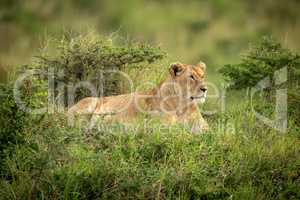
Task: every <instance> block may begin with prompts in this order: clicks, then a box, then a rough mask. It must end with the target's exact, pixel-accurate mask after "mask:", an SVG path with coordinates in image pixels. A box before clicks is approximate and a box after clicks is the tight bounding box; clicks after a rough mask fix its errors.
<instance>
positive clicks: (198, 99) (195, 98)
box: [191, 96, 206, 103]
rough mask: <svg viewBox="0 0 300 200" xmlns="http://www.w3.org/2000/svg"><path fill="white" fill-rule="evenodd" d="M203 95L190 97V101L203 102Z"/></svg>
mask: <svg viewBox="0 0 300 200" xmlns="http://www.w3.org/2000/svg"><path fill="white" fill-rule="evenodd" d="M205 99H206V98H205V96H201V97H191V100H192V101H195V102H197V103H204V102H205Z"/></svg>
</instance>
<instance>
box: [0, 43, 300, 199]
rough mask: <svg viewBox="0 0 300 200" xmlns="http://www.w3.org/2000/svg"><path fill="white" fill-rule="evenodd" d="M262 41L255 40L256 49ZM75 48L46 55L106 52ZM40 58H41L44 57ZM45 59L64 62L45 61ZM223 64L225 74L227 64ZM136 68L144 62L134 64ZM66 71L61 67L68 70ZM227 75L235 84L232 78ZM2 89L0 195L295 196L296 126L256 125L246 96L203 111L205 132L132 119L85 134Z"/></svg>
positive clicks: (299, 155)
mask: <svg viewBox="0 0 300 200" xmlns="http://www.w3.org/2000/svg"><path fill="white" fill-rule="evenodd" d="M100 41H102V40H100ZM84 44H85V45H88V44H86V43H84ZM93 44H98V43H97V42H95V43H93ZM268 44H269V43H265V40H264V41H263V43H261V45H263V46H261V47H262V49H264V50H265V49H266V48H268V47H269V46H268ZM264 45H267V46H264ZM66 46H67V47H68V45H64V46H63V47H66ZM71 47H72V46H71ZM101 47H102V46H101ZM276 47H277V46H276ZM81 48H83V46H80V49H78V50H77V51H76V52H77V54H75V53H73V55H74V54H75V55H74V56H71V57H68V56H66V55H70V54H67V53H66V54H64V53H62V54H61V52H60V51H58V52H59V54H60V55H61V56H60V57H55V56H54V58H56V59H57V58H58V59H59V60H58V61H61V60H62V61H65V59H64V58H65V57H67V58H68V59H70V60H69V63H76V62H77V61H78V60H77V59H78V57H80V58H82V59H84V58H92V60H90V62H91V63H98V61H99V60H98V59H100V58H99V57H98V56H102V55H107V54H101V53H99V54H97V56H96V55H95V56H92V57H88V56H86V51H85V49H84V48H83V49H81ZM110 48H113V50H115V51H110V53H111V54H109V56H110V57H112V58H115V57H118V56H119V52H120V51H119V47H111V46H110ZM131 48H132V47H131V46H127V47H124V49H123V48H122V52H131V50H132V49H131ZM71 50H72V48H71ZM256 50H261V49H259V48H258V49H256ZM62 52H64V51H62ZM88 52H93V51H88ZM134 52H135V51H134ZM139 52H140V51H139ZM141 52H144V51H141ZM267 52H271V53H272V52H273V51H270V50H269V49H268V50H265V51H264V52H261V53H262V54H258V55H264V54H263V53H267ZM284 52H285V51H284ZM88 55H89V54H88ZM138 55H141V56H142V57H143V59H142V60H147V59H148V54H145V53H143V54H138ZM151 55H154V54H151ZM267 55H268V54H267ZM276 55H277V54H276ZM286 55H287V54H284V53H282V52H280V53H278V55H277V56H276V60H272V62H271V63H274V65H275V66H277V65H278V62H279V61H281V59H277V58H285V56H286ZM288 55H290V54H288ZM259 58H261V57H259ZM288 58H290V57H288ZM39 59H42V58H41V57H40V58H39ZM60 59H61V60H60ZM73 59H74V60H73ZM94 59H95V60H94ZM284 60H285V59H284ZM42 61H45V62H46V63H47V62H50V59H49V60H48V59H42ZM51 61H52V62H53V63H64V62H56V61H57V60H53V58H52V60H51ZM75 61H76V62H75ZM95 61H97V62H95ZM251 61H252V62H253V63H256V62H260V59H257V58H251ZM255 61H256V62H255ZM78 62H81V60H79V61H78ZM114 62H118V60H115V61H114ZM243 62H245V61H244V60H243ZM287 62H289V60H288V61H287ZM82 63H86V62H82ZM41 66H42V65H41ZM46 66H49V65H46ZM59 66H60V67H63V68H64V65H59ZM65 66H67V67H70V66H71V67H72V66H76V65H75V64H74V65H65ZM90 66H91V65H84V67H87V68H88V67H90ZM99 66H100V67H101V66H102V65H99ZM104 66H105V65H104ZM129 66H130V65H129ZM228 66H231V67H235V66H244V64H243V63H242V64H237V65H228ZM228 66H227V67H226V68H224V70H225V71H226V70H229V69H232V68H230V67H228ZM259 66H261V65H257V66H256V67H259ZM263 66H265V65H263ZM125 68H126V67H125ZM71 69H72V68H71ZM247 69H248V68H247ZM124 70H125V69H124ZM141 70H142V71H143V70H144V71H145V70H147V69H141V68H139V69H138V70H137V71H141ZM164 70H166V68H165V69H164ZM250 70H251V69H250ZM257 70H259V69H257ZM82 71H84V70H82ZM236 71H237V72H238V71H239V68H238V69H236ZM241 71H242V70H241ZM136 73H137V72H136ZM229 74H230V73H229ZM270 74H271V73H270ZM73 75H75V74H74V71H72V70H70V75H69V77H71V76H73ZM237 77H241V75H239V76H237ZM244 77H247V78H249V76H244ZM230 78H232V80H234V81H235V77H234V76H230ZM250 78H251V77H250ZM2 88H3V90H5V91H6V92H5V93H3V94H5V96H4V98H3V99H2V100H1V106H0V108H1V113H4V114H5V117H1V118H0V119H1V132H0V133H1V142H2V143H1V163H2V167H1V177H2V179H1V182H0V196H1V198H2V199H124V198H125V199H175V198H180V199H298V198H300V193H299V190H298V188H299V187H300V174H299V165H300V152H299V151H300V148H299V147H300V136H299V131H298V130H297V129H296V128H295V126H289V127H288V130H287V132H286V133H285V134H279V133H278V132H277V131H276V130H274V129H272V128H270V127H267V126H266V125H263V124H261V123H260V122H259V121H257V119H256V117H255V114H254V113H253V112H252V111H251V108H250V107H249V105H250V104H249V102H248V100H247V99H245V101H244V103H240V104H239V105H238V106H235V107H234V108H231V109H229V110H227V111H226V112H224V113H219V114H216V115H213V116H210V117H209V118H208V120H209V124H210V126H211V129H210V131H209V132H208V133H205V134H196V135H192V134H190V133H189V132H188V130H186V129H185V127H180V126H176V125H174V126H170V127H163V126H162V125H161V124H160V122H159V121H156V120H154V121H149V123H148V126H144V125H141V124H143V122H144V121H143V119H141V121H140V123H137V124H135V128H134V129H129V130H128V129H125V127H124V126H123V125H120V124H112V125H110V126H109V127H108V128H109V129H106V130H105V129H104V130H102V129H93V130H89V131H90V132H89V135H90V137H88V138H87V136H86V135H87V134H86V131H87V130H86V129H80V128H78V127H70V126H69V125H68V121H67V119H66V118H65V116H64V115H63V114H59V113H53V114H42V115H36V114H30V113H26V112H24V111H22V110H19V108H18V107H17V106H16V104H15V102H14V101H13V96H12V89H11V87H8V86H7V85H4V86H3V87H2ZM27 90H30V88H29V89H28V88H27V89H26V86H24V88H23V93H22V94H24V96H23V97H24V98H25V99H28V100H26V102H28V104H29V105H31V104H34V103H35V102H36V101H33V99H32V98H29V97H30V95H32V93H26V91H27ZM26 97H27V98H26ZM1 116H3V115H1Z"/></svg>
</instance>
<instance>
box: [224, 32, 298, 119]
mask: <svg viewBox="0 0 300 200" xmlns="http://www.w3.org/2000/svg"><path fill="white" fill-rule="evenodd" d="M285 67H286V70H287V77H286V78H287V81H286V82H284V83H280V84H279V85H277V84H278V83H276V81H275V78H274V77H275V76H274V73H275V72H277V71H278V70H280V69H283V68H285ZM220 72H221V73H222V74H223V76H224V77H225V80H226V81H227V82H228V83H229V88H231V89H245V88H252V87H254V86H256V85H257V84H258V82H259V81H261V80H263V79H264V78H267V77H268V78H269V79H270V83H271V85H270V86H269V87H267V88H264V92H265V93H264V95H263V96H264V99H263V100H265V101H267V102H270V101H271V100H272V99H273V98H274V93H275V91H276V89H278V88H287V89H288V106H289V114H290V116H294V117H295V118H296V121H297V122H298V124H299V119H300V118H299V116H300V109H299V108H300V101H299V99H300V92H299V81H300V56H299V55H298V54H296V53H293V52H291V51H290V50H289V49H285V48H283V47H282V45H281V44H280V43H278V42H276V41H275V40H273V39H271V38H268V37H265V38H263V39H262V40H261V41H260V42H259V43H258V44H256V45H254V46H253V47H252V48H251V49H250V50H249V51H248V52H247V53H246V54H245V55H243V56H242V60H241V62H240V63H238V64H229V65H225V66H224V67H223V68H221V69H220Z"/></svg>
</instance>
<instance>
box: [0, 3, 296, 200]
mask: <svg viewBox="0 0 300 200" xmlns="http://www.w3.org/2000/svg"><path fill="white" fill-rule="evenodd" d="M298 8H299V1H298V0H287V1H269V0H260V1H258V0H244V1H238V0H226V1H225V0H211V1H204V0H185V1H179V0H152V1H147V0H127V1H126V3H125V1H119V0H101V1H99V0H89V1H84V0H65V1H60V0H52V1H45V0H26V1H22V0H1V1H0V44H1V46H0V82H1V83H3V84H1V85H0V163H1V165H0V177H1V178H0V200H2V199H300V192H299V188H300V134H299V133H300V119H299V116H300V106H299V105H300V103H299V102H300V97H299V93H300V92H299V62H300V58H299V49H300V38H299V33H300V24H299V23H300V20H299V19H300V14H299V11H298V10H299V9H298ZM66 30H71V31H69V32H68V33H66ZM87 30H88V31H87ZM90 30H95V31H93V32H91V31H90ZM264 35H272V36H273V37H272V38H273V39H270V38H265V39H263V40H260V38H261V37H262V36H264ZM41 43H42V45H41ZM249 43H253V44H254V45H252V46H250V48H249V49H248V50H247V48H248V44H249ZM148 44H149V45H148ZM41 46H42V48H41V49H40V51H38V50H37V49H38V48H39V47H41ZM158 46H159V47H158ZM160 47H161V48H162V49H164V51H162V50H161V49H160ZM245 50H247V51H245ZM165 51H166V52H167V53H168V54H166V53H165ZM240 54H241V55H242V56H239V55H240ZM200 60H201V61H203V62H205V63H206V64H207V70H206V73H207V74H206V80H207V81H208V82H209V83H210V84H209V89H208V92H209V93H208V100H207V103H206V104H204V105H203V106H200V108H201V109H202V110H203V111H210V110H216V111H218V112H207V113H206V115H204V117H205V118H206V119H207V120H208V123H209V125H210V130H209V131H208V132H207V133H201V134H190V133H189V131H188V129H187V128H186V127H182V126H180V125H172V126H168V127H166V126H164V125H163V124H161V123H160V122H159V120H157V119H153V120H152V119H151V120H149V119H146V121H145V119H144V118H142V116H141V119H138V120H137V121H138V122H137V123H135V124H133V126H132V127H131V128H130V127H129V128H128V127H127V126H125V125H122V124H118V123H116V124H110V125H107V124H99V127H103V129H92V130H86V128H80V127H73V126H69V122H68V119H66V116H65V115H64V114H63V113H60V112H59V111H60V110H62V109H58V110H56V109H53V110H52V109H51V111H53V112H52V113H51V112H49V113H42V114H34V113H30V112H26V110H24V109H22V108H21V107H20V106H19V105H18V103H17V102H16V101H15V97H14V90H13V88H14V83H15V81H16V79H18V78H19V76H18V75H20V72H21V73H22V72H24V71H26V70H28V69H33V70H37V71H39V70H40V71H42V72H49V71H50V72H51V73H52V72H54V73H53V75H54V77H53V79H51V81H53V82H51V81H50V82H49V83H50V84H53V83H54V84H53V85H54V87H51V89H53V90H51V91H50V90H48V89H49V88H48V80H47V79H48V78H49V77H46V76H45V74H43V73H40V74H34V75H31V76H29V77H27V78H26V79H24V81H23V82H22V84H21V85H20V97H21V99H22V101H23V103H24V105H26V106H28V107H30V108H41V107H43V106H45V105H46V104H48V105H49V104H50V107H51V106H53V107H55V106H57V105H59V106H60V107H61V108H63V109H65V108H67V100H68V99H67V98H66V87H67V86H68V85H76V84H77V82H78V81H82V80H90V81H92V82H93V84H95V87H96V88H97V92H98V94H104V95H109V94H118V93H123V92H127V91H128V87H127V85H124V84H123V83H124V82H123V79H122V78H121V77H119V76H116V75H114V74H110V73H107V74H105V75H104V78H105V79H103V77H98V75H99V74H101V73H97V72H98V71H99V70H104V69H105V70H106V69H120V70H121V71H123V72H126V73H127V74H128V75H129V76H130V78H131V79H132V80H133V83H134V88H137V87H138V89H141V90H144V89H148V87H152V85H149V84H147V83H149V82H151V83H155V84H157V83H159V82H160V81H161V80H162V78H164V77H165V74H166V73H168V70H167V67H168V65H169V63H170V62H176V61H180V62H183V63H191V64H192V63H194V64H195V63H197V62H199V61H200ZM19 66H22V67H19ZM282 67H287V71H288V73H287V81H286V82H284V83H282V84H279V85H277V84H274V83H275V79H274V77H276V76H274V73H275V74H276V71H278V70H280V69H282ZM220 69H221V70H220ZM219 70H220V71H219ZM218 72H221V73H218ZM267 77H269V78H270V80H271V84H270V85H269V86H268V88H266V89H264V90H261V91H260V93H257V94H258V95H257V94H256V95H254V96H252V99H249V95H247V94H250V93H246V92H249V91H250V90H249V88H253V86H255V85H256V84H257V83H258V82H259V81H261V80H262V79H265V78H267ZM98 80H100V82H99V81H98ZM103 80H104V82H105V83H103V82H101V81H103ZM224 83H227V84H229V85H230V86H231V87H223V85H224ZM101 84H105V85H104V88H103V89H105V90H104V91H101V90H98V89H99V88H101V86H102V85H101ZM61 86H62V87H61ZM210 86H212V87H210ZM60 87H61V88H60ZM285 88H286V89H288V90H287V94H288V95H287V96H288V124H287V129H286V130H285V132H284V133H282V132H278V131H276V130H275V129H273V128H271V127H269V126H267V125H266V124H264V123H263V122H262V121H261V120H259V119H258V118H257V116H256V113H255V112H253V111H254V110H255V111H257V112H259V113H261V114H262V115H264V116H266V117H268V118H269V119H274V115H275V114H276V112H275V105H276V103H275V101H276V99H275V91H276V90H278V89H285ZM245 90H246V91H245ZM49 92H50V94H49ZM51 92H52V93H51ZM49 95H50V96H51V95H52V96H51V97H54V99H55V101H53V102H48V101H47V100H48V99H47V98H48V96H49ZM89 95H92V94H91V93H89V91H87V90H84V88H78V90H76V97H75V101H77V100H78V99H81V98H82V97H84V96H89ZM214 95H215V96H218V97H215V96H214ZM222 95H224V96H222ZM52 103H53V104H54V105H52ZM60 107H59V108H60ZM51 108H52V107H51ZM211 113H214V114H211Z"/></svg>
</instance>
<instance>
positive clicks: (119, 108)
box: [68, 62, 208, 132]
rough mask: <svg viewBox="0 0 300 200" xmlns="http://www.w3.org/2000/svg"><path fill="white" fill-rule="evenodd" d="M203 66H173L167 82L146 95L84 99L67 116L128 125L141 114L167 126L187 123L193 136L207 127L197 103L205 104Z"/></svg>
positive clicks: (133, 94)
mask: <svg viewBox="0 0 300 200" xmlns="http://www.w3.org/2000/svg"><path fill="white" fill-rule="evenodd" d="M205 68H206V65H205V64H204V63H203V62H200V63H199V64H197V65H188V64H182V63H173V64H171V65H170V67H169V74H168V76H167V78H166V79H165V80H164V81H162V82H161V83H160V84H159V85H158V86H156V87H155V88H153V89H151V90H150V91H147V92H133V93H130V94H122V95H117V96H108V97H102V98H96V97H87V98H84V99H82V100H81V101H79V102H78V103H77V104H75V105H74V106H72V107H71V108H70V109H69V110H68V113H69V114H70V115H74V114H92V116H93V117H92V119H91V120H92V121H95V120H96V119H97V118H98V117H101V118H103V119H104V121H118V122H129V121H132V120H133V119H134V118H135V117H136V116H137V115H138V114H140V113H148V114H151V115H154V116H159V117H160V118H161V119H162V121H164V122H167V123H174V122H178V123H188V124H190V125H192V132H196V131H201V130H207V129H208V124H207V122H206V121H205V120H204V119H203V117H202V115H201V113H200V112H199V109H198V106H197V103H198V102H202V103H203V102H204V101H205V98H206V94H207V87H206V85H205V83H204V72H205Z"/></svg>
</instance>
